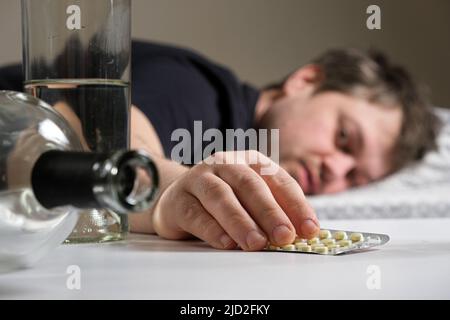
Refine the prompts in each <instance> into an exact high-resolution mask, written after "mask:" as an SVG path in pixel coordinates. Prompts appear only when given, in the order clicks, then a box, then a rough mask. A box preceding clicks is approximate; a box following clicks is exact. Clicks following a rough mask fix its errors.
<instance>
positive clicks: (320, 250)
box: [314, 246, 328, 254]
mask: <svg viewBox="0 0 450 320" xmlns="http://www.w3.org/2000/svg"><path fill="white" fill-rule="evenodd" d="M314 252H316V253H321V254H327V253H328V248H327V247H325V246H322V247H316V248H314Z"/></svg>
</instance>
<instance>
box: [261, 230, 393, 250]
mask: <svg viewBox="0 0 450 320" xmlns="http://www.w3.org/2000/svg"><path fill="white" fill-rule="evenodd" d="M388 241H389V236H388V235H386V234H378V233H367V232H356V231H342V230H330V229H327V230H320V232H319V236H318V237H316V238H312V239H301V238H296V239H295V241H294V243H292V244H288V245H285V246H283V247H277V246H273V245H268V246H267V247H266V248H265V251H277V252H291V253H315V254H322V255H340V254H344V253H348V252H357V251H361V250H364V249H368V248H372V247H376V246H381V245H383V244H385V243H387V242H388Z"/></svg>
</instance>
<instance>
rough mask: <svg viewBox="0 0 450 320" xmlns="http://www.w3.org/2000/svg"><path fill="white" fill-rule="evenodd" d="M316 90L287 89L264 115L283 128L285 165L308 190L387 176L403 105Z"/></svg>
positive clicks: (271, 124)
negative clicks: (399, 106) (382, 104)
mask: <svg viewBox="0 0 450 320" xmlns="http://www.w3.org/2000/svg"><path fill="white" fill-rule="evenodd" d="M313 90H314V88H313V87H311V88H307V87H305V90H294V91H298V92H297V93H295V92H294V93H293V92H290V93H288V94H285V95H284V96H282V97H281V98H279V99H277V100H276V101H275V102H274V103H273V105H272V106H271V107H270V108H269V110H268V112H267V113H266V114H265V116H264V119H263V123H264V126H265V127H268V128H279V129H280V146H279V147H280V165H281V166H282V167H283V168H284V169H286V170H287V171H288V172H289V173H290V174H291V175H292V176H293V177H294V178H295V179H296V180H297V181H298V182H299V184H300V186H301V187H302V189H303V191H304V192H305V194H309V195H311V194H321V193H334V192H338V191H342V190H345V189H348V188H350V187H353V186H360V185H364V184H367V183H369V182H371V181H374V180H377V179H380V178H382V177H383V176H385V175H387V174H388V173H389V172H390V164H389V156H390V153H391V151H392V149H393V146H394V143H395V141H396V138H397V137H398V135H399V133H400V128H401V119H402V111H401V109H400V108H387V107H384V106H380V105H376V104H373V103H370V102H368V101H366V100H364V99H359V98H356V97H353V96H349V95H345V94H342V93H337V92H324V93H319V94H313Z"/></svg>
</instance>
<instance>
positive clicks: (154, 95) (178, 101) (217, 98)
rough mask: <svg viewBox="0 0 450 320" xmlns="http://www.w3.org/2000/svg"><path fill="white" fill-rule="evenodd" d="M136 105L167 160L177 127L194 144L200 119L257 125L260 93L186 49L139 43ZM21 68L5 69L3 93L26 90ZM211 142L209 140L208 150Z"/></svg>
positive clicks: (207, 123)
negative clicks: (160, 144) (188, 136)
mask: <svg viewBox="0 0 450 320" xmlns="http://www.w3.org/2000/svg"><path fill="white" fill-rule="evenodd" d="M132 49H133V51H132V52H133V53H132V103H133V104H134V105H136V106H138V107H139V109H140V110H142V111H143V113H144V114H145V115H146V116H147V117H148V118H149V119H150V121H151V122H152V124H153V126H154V127H155V130H156V132H157V134H158V136H159V138H160V140H161V143H162V145H163V147H164V152H165V154H166V156H167V157H170V155H171V151H172V148H173V147H174V146H175V145H177V144H178V141H171V136H172V133H173V131H174V130H176V129H186V130H187V131H189V133H190V134H191V136H192V140H194V121H202V130H203V132H204V131H206V130H207V129H211V128H216V129H219V130H220V131H221V132H222V134H223V136H224V137H225V130H226V129H243V130H247V129H249V128H252V127H253V119H254V112H255V106H256V103H257V100H258V97H259V92H258V91H257V90H256V89H254V88H252V87H251V86H249V85H247V84H245V83H241V82H240V81H239V80H238V79H237V78H236V77H235V76H234V75H233V73H232V72H230V71H229V70H227V69H226V68H223V67H221V66H219V65H217V64H215V63H213V62H211V61H209V60H208V59H206V58H205V57H203V56H201V55H199V54H197V53H195V52H193V51H190V50H186V49H181V48H176V47H172V46H167V45H160V44H155V43H148V42H138V41H134V42H133V48H132ZM22 83H23V79H22V69H21V66H19V65H15V66H10V67H5V68H1V69H0V90H14V91H22V89H23V85H22ZM207 143H208V142H203V146H205V144H207Z"/></svg>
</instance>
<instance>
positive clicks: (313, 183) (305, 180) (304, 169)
mask: <svg viewBox="0 0 450 320" xmlns="http://www.w3.org/2000/svg"><path fill="white" fill-rule="evenodd" d="M299 164H300V165H299V167H298V170H297V175H296V177H297V182H298V183H299V184H300V186H301V187H302V190H303V192H304V193H305V194H307V195H313V194H316V193H317V192H318V185H319V184H318V181H317V180H316V179H315V177H314V176H313V173H312V171H311V170H310V169H309V168H308V166H307V165H306V163H305V162H303V161H300V163H299Z"/></svg>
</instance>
